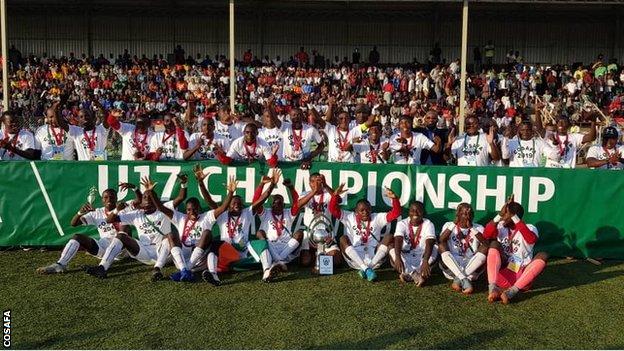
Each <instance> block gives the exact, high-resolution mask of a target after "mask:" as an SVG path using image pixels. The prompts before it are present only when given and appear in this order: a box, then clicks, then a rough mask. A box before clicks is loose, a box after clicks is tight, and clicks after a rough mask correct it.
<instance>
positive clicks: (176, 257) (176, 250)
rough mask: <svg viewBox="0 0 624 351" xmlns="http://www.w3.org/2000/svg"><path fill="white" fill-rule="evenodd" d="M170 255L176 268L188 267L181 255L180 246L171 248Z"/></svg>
mask: <svg viewBox="0 0 624 351" xmlns="http://www.w3.org/2000/svg"><path fill="white" fill-rule="evenodd" d="M171 256H172V257H173V263H174V264H175V266H176V268H177V269H179V270H183V269H188V266H187V265H186V260H185V259H184V256H183V255H182V248H180V247H179V246H174V247H173V248H172V249H171Z"/></svg>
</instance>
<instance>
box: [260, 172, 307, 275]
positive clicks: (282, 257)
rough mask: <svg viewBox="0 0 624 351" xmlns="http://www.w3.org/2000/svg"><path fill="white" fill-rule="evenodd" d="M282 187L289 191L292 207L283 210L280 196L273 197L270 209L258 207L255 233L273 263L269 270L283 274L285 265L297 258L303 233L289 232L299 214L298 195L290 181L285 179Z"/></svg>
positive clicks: (299, 231) (282, 200)
mask: <svg viewBox="0 0 624 351" xmlns="http://www.w3.org/2000/svg"><path fill="white" fill-rule="evenodd" d="M263 185H264V184H263ZM263 185H261V187H263ZM284 185H285V186H286V187H287V188H288V190H289V191H290V196H291V198H292V203H293V207H292V208H284V197H283V196H282V195H273V196H272V198H273V203H272V204H271V208H269V209H265V208H264V207H260V208H259V209H258V217H260V230H258V232H257V233H256V237H257V238H258V239H266V240H267V243H268V246H269V252H270V253H271V259H272V261H273V262H274V263H273V267H271V269H272V270H274V271H277V270H275V267H277V268H279V270H281V271H283V272H285V271H286V270H287V269H288V268H287V267H286V263H289V262H291V261H292V260H294V259H295V258H297V257H298V256H299V248H300V247H301V241H302V240H303V232H302V231H301V230H298V231H296V232H295V233H292V232H291V230H292V228H293V222H294V220H295V218H297V214H298V213H299V206H298V200H299V195H298V194H297V191H296V190H295V187H294V185H293V184H292V182H291V181H290V179H285V180H284Z"/></svg>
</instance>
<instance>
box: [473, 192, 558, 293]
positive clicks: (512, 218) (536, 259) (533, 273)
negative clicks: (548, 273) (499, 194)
mask: <svg viewBox="0 0 624 351" xmlns="http://www.w3.org/2000/svg"><path fill="white" fill-rule="evenodd" d="M523 215H524V209H523V208H522V206H521V205H520V204H519V203H517V202H514V198H513V195H511V196H510V197H509V198H508V199H507V203H506V204H505V205H504V206H503V208H502V209H501V210H500V212H499V214H498V215H497V216H496V217H494V219H492V221H491V222H490V223H488V224H487V225H486V226H485V230H484V233H483V237H484V238H485V239H488V240H491V242H490V248H489V250H488V255H487V275H488V284H489V291H490V293H489V295H488V301H489V302H494V301H496V300H498V299H499V298H500V299H501V301H502V302H503V303H504V304H508V303H509V301H510V300H511V299H512V298H514V297H515V296H516V294H518V292H519V291H520V290H522V291H526V290H528V289H529V288H530V287H531V284H532V283H533V281H534V280H535V278H537V276H538V275H539V274H540V273H541V272H542V271H543V270H544V267H546V261H547V259H548V255H547V254H546V253H545V252H540V253H538V254H536V255H535V256H533V246H534V245H535V243H536V242H537V238H538V233H537V228H535V226H533V225H532V224H525V223H524V222H523V221H522V216H523ZM501 267H503V268H501ZM501 289H505V290H504V291H503V292H502V293H501Z"/></svg>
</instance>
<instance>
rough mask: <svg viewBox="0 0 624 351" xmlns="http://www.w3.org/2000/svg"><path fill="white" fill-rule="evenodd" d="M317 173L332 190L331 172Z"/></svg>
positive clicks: (322, 171)
mask: <svg viewBox="0 0 624 351" xmlns="http://www.w3.org/2000/svg"><path fill="white" fill-rule="evenodd" d="M319 173H320V174H322V175H323V177H325V182H326V183H327V185H328V186H329V187H330V188H332V189H333V188H334V186H333V185H332V171H330V170H326V169H324V170H321V171H319Z"/></svg>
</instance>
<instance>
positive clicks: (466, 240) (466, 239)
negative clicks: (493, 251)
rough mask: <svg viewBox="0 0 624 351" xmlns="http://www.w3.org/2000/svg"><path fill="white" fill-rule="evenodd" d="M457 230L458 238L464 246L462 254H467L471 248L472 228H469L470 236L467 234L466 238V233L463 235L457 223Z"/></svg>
mask: <svg viewBox="0 0 624 351" xmlns="http://www.w3.org/2000/svg"><path fill="white" fill-rule="evenodd" d="M455 229H457V238H458V239H459V242H460V243H461V244H462V252H463V253H464V254H465V253H466V251H468V248H469V247H470V228H468V234H466V236H464V233H462V231H461V228H460V227H459V226H458V225H457V223H455ZM462 240H463V242H462Z"/></svg>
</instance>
